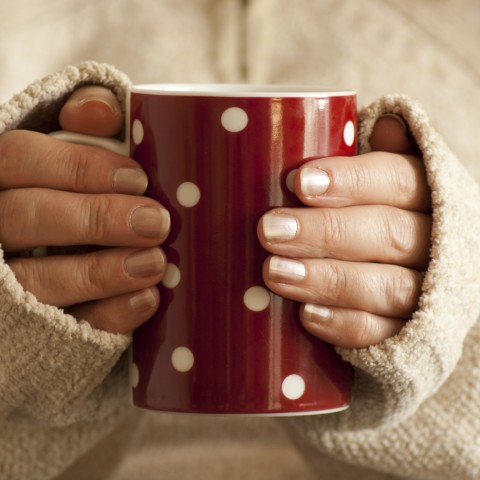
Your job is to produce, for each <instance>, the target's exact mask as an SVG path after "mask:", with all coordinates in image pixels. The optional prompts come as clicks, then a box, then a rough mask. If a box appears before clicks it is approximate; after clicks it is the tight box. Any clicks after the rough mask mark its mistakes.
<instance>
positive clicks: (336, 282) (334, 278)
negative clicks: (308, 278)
mask: <svg viewBox="0 0 480 480" xmlns="http://www.w3.org/2000/svg"><path fill="white" fill-rule="evenodd" d="M327 265H328V266H327V270H326V281H325V290H324V292H325V295H326V296H327V297H328V299H329V300H330V301H333V302H338V301H339V299H341V298H342V297H343V296H344V295H345V292H346V291H347V288H348V286H347V284H348V280H347V275H346V272H345V270H344V269H343V268H342V267H341V266H340V263H339V262H328V263H327Z"/></svg>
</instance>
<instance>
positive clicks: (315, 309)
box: [303, 303, 332, 324]
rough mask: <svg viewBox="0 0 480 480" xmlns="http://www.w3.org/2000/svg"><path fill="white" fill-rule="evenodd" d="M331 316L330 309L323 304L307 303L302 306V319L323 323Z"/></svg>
mask: <svg viewBox="0 0 480 480" xmlns="http://www.w3.org/2000/svg"><path fill="white" fill-rule="evenodd" d="M331 318H332V310H331V309H330V308H328V307H324V306H323V305H313V304H311V303H307V304H306V305H305V307H304V308H303V319H304V320H306V321H307V322H311V323H317V324H318V323H323V322H327V321H328V320H330V319H331Z"/></svg>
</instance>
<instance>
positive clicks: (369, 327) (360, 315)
mask: <svg viewBox="0 0 480 480" xmlns="http://www.w3.org/2000/svg"><path fill="white" fill-rule="evenodd" d="M352 315H353V318H352V322H351V324H352V328H351V329H350V332H349V333H350V335H349V337H350V339H349V340H350V343H351V344H352V345H354V346H355V347H363V346H368V345H371V344H372V342H375V341H376V340H377V339H378V337H379V326H378V322H377V321H376V320H375V319H374V318H373V316H372V315H371V314H370V313H368V312H364V311H354V312H353V313H352Z"/></svg>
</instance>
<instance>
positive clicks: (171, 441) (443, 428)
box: [0, 0, 480, 480]
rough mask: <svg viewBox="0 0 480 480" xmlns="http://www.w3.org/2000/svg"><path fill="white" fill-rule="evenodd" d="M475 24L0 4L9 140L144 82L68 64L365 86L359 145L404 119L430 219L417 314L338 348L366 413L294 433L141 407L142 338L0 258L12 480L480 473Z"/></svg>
mask: <svg viewBox="0 0 480 480" xmlns="http://www.w3.org/2000/svg"><path fill="white" fill-rule="evenodd" d="M479 24H480V6H478V5H477V3H476V2H475V0H428V1H427V0H404V1H402V2H401V3H400V2H395V1H393V0H391V1H390V0H385V1H380V0H378V1H377V0H364V1H362V0H343V1H338V0H318V1H310V0H296V1H295V2H290V1H287V0H278V1H275V0H251V1H248V2H243V1H240V0H223V1H222V0H217V1H214V0H197V1H193V0H191V1H187V0H177V1H174V0H163V1H153V0H151V1H147V0H137V1H136V2H133V1H128V0H122V1H117V2H114V1H113V0H105V1H99V0H85V1H83V2H82V3H81V4H80V5H79V4H78V2H75V1H74V0H64V1H61V0H56V1H54V0H52V1H50V2H35V1H33V0H17V1H15V2H4V3H2V4H1V5H0V32H1V33H0V35H1V37H0V40H1V42H0V44H1V45H2V47H3V48H2V50H1V52H0V71H1V72H2V74H1V75H0V95H1V98H2V99H3V100H5V103H4V104H3V105H2V106H1V107H0V132H3V131H5V130H8V129H13V128H31V129H36V130H40V131H46V132H48V131H51V130H54V129H55V128H57V124H56V118H57V113H58V110H59V108H60V106H61V104H62V102H63V101H64V100H65V98H66V97H67V96H68V94H69V93H70V92H72V91H73V90H74V89H75V88H76V87H77V86H79V85H82V84H86V83H87V84H89V83H95V84H102V85H106V86H108V87H111V88H112V89H113V90H114V92H115V93H116V94H117V95H118V97H119V99H120V100H121V101H123V100H124V92H125V88H126V87H127V86H128V84H129V82H130V80H129V78H128V77H127V76H126V75H124V74H123V73H121V72H120V71H119V70H117V69H116V68H113V67H110V66H108V65H105V64H102V63H94V62H87V63H82V64H79V65H78V66H69V67H66V68H63V66H64V65H69V64H70V65H71V64H74V63H77V62H79V61H81V60H83V59H95V60H99V61H108V62H109V63H111V64H115V65H117V66H118V67H119V68H120V69H121V70H123V71H124V72H126V73H128V76H129V77H130V78H131V79H133V80H134V81H136V82H137V81H141V82H145V81H163V82H166V81H177V82H179V81H205V82H209V81H250V82H271V83H310V84H312V83H316V84H319V83H320V84H323V85H325V86H328V85H333V86H337V87H341V88H352V89H355V90H357V91H358V92H359V100H360V103H361V104H362V105H367V106H366V107H365V108H364V109H363V110H362V111H361V113H360V124H361V134H360V145H359V147H360V150H361V151H362V152H364V151H368V149H369V144H368V138H369V135H370V133H371V131H372V128H373V125H374V122H375V120H376V119H377V118H378V117H379V116H381V115H382V114H384V113H389V112H394V113H398V114H400V115H402V116H403V118H404V119H405V120H406V122H407V124H408V126H409V128H410V130H411V132H412V134H413V135H414V137H415V139H416V141H417V143H418V145H419V147H420V149H421V151H422V155H423V158H424V161H425V167H426V170H427V174H428V179H429V184H430V186H431V189H432V202H433V217H434V225H433V234H432V249H431V258H432V260H431V262H430V265H429V268H428V271H427V272H426V275H425V281H424V285H423V293H422V297H421V299H420V303H419V308H418V310H417V312H415V314H414V315H413V317H412V319H410V320H409V322H407V324H406V326H405V328H404V329H403V330H402V331H401V332H400V334H399V335H397V336H396V337H395V338H392V339H389V340H387V341H386V342H384V343H383V344H380V345H377V346H375V347H370V348H368V349H361V350H341V351H340V353H341V354H342V355H343V356H344V357H345V358H346V359H347V360H348V361H350V362H351V363H352V364H353V365H354V366H355V386H354V402H353V404H352V406H351V408H350V409H349V410H347V411H345V412H343V413H340V414H335V415H329V416H316V417H305V418H295V419H287V420H282V421H276V420H272V419H250V418H241V419H235V418H215V417H195V416H182V415H167V414H159V413H152V412H143V411H139V410H134V409H131V408H130V407H128V402H126V397H127V394H128V381H127V378H126V377H127V373H126V371H127V369H126V360H125V356H122V353H123V352H124V351H125V348H126V347H127V346H128V343H129V338H128V337H126V336H121V335H110V334H107V333H105V332H101V331H98V330H94V329H92V328H90V327H89V325H88V324H86V323H85V322H82V321H81V319H74V318H72V317H69V316H67V315H65V314H64V313H63V312H62V311H60V310H59V309H56V308H54V307H51V306H48V305H42V304H40V303H39V302H37V300H36V299H35V298H34V297H33V296H32V295H31V294H29V293H28V292H25V291H23V289H22V288H21V286H20V285H19V284H18V283H17V282H16V280H15V278H14V276H13V274H12V272H11V270H10V269H9V268H8V265H6V264H5V263H3V262H2V264H1V265H0V278H1V282H0V359H1V363H0V426H1V428H0V479H2V480H3V479H8V480H10V479H11V480H17V479H22V480H25V479H28V480H30V479H32V480H36V479H53V478H58V479H71V480H78V479H87V478H88V479H90V480H96V479H102V480H113V479H115V480H126V479H137V478H138V479H142V480H143V479H145V480H149V479H157V478H162V479H170V478H172V479H173V478H175V479H182V478H185V479H186V478H188V479H191V478H208V479H217V478H218V479H227V478H228V479H237V478H238V479H240V478H242V479H243V478H252V479H256V478H258V479H270V478H271V479H283V478H285V479H286V478H298V479H313V478H316V479H331V478H338V479H346V480H349V479H353V478H355V479H358V480H360V479H365V480H366V479H368V480H380V479H381V480H393V479H395V478H397V479H399V478H410V479H440V480H441V479H445V480H446V479H455V480H457V479H459V480H473V479H478V478H480V401H479V398H480V360H479V355H478V351H479V341H480V326H479V323H478V320H477V318H478V314H479V312H480V296H479V295H478V292H479V287H480V273H479V266H480V265H479V264H480V256H479V231H480V230H479V225H480V223H479V221H480V209H479V200H480V196H479V193H480V192H479V189H478V186H477V183H476V181H475V179H476V180H478V179H479V177H480V167H479V162H478V161H477V155H478V151H479V146H480V145H479V144H480V142H479V136H478V132H477V129H478V124H479V122H478V119H479V113H478V112H479V111H480V93H479V78H480V62H479V60H478V59H477V58H478V54H477V53H476V45H478V44H479V41H480V38H479V37H480V29H478V25H479ZM60 38H61V39H62V41H59V39H60ZM46 52H48V54H46ZM52 72H57V73H52ZM47 74H48V76H47V77H46V78H43V79H41V80H37V79H38V78H41V77H42V76H43V75H47ZM31 82H34V83H33V84H30V83H31ZM29 84H30V85H29ZM27 85H29V86H27ZM22 89H23V90H22ZM14 92H20V93H19V94H17V95H14V96H13V97H12V94H13V93H14ZM388 92H401V93H406V94H408V96H403V95H398V94H394V95H384V94H385V93H388ZM376 98H379V99H378V100H375V99H376ZM411 98H415V99H416V100H415V101H413V100H411ZM417 102H419V103H417ZM419 104H421V105H422V107H420V106H419ZM425 112H428V116H427V114H426V113H425ZM437 132H439V133H440V135H439V133H437ZM447 145H449V147H450V148H449V147H447ZM451 150H452V151H454V152H455V155H454V154H453V153H451ZM459 159H460V160H459ZM0 174H1V172H0Z"/></svg>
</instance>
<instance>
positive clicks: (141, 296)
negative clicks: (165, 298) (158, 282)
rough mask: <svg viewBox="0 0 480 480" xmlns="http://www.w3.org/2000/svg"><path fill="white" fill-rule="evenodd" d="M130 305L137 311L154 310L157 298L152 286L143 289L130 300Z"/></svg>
mask: <svg viewBox="0 0 480 480" xmlns="http://www.w3.org/2000/svg"><path fill="white" fill-rule="evenodd" d="M128 304H129V307H130V308H131V309H132V310H135V311H137V312H144V311H148V310H152V309H153V308H155V307H156V306H157V298H156V297H155V295H154V294H153V292H152V290H151V289H150V288H147V289H146V290H142V291H141V292H139V293H137V294H135V295H133V296H132V297H130V299H129V300H128Z"/></svg>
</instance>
